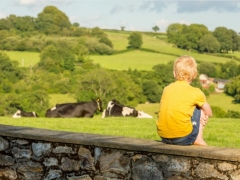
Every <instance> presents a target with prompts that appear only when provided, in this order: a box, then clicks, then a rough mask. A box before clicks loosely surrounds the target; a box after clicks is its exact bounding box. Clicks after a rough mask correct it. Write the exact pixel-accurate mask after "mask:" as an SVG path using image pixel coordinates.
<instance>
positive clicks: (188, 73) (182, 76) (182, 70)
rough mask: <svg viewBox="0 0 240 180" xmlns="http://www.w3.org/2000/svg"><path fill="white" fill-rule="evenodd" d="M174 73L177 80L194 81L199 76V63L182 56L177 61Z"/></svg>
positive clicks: (191, 58)
mask: <svg viewBox="0 0 240 180" xmlns="http://www.w3.org/2000/svg"><path fill="white" fill-rule="evenodd" d="M173 71H174V76H175V78H176V79H177V80H184V81H192V80H193V79H195V78H196V77H197V74H198V72H197V63H196V61H195V59H194V58H193V57H191V56H181V57H178V58H177V59H176V60H175V62H174V65H173Z"/></svg>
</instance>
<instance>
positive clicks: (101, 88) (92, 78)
mask: <svg viewBox="0 0 240 180" xmlns="http://www.w3.org/2000/svg"><path fill="white" fill-rule="evenodd" d="M80 82H81V83H80V85H79V89H78V92H76V93H75V94H76V95H77V96H79V94H81V92H83V93H84V92H86V91H88V94H89V95H92V94H94V95H95V96H96V97H100V98H101V99H102V100H103V102H104V103H105V104H106V103H107V102H108V101H110V100H112V99H113V98H115V99H117V100H118V101H120V102H121V103H123V104H126V105H131V106H136V105H137V104H138V103H139V101H140V100H141V99H142V96H143V95H142V90H141V87H140V86H138V85H136V84H135V83H134V82H133V80H132V79H131V77H130V76H128V75H127V74H126V73H124V72H119V71H109V70H105V69H94V70H90V71H89V72H87V73H85V74H83V75H82V76H81V80H80ZM80 96H82V95H80Z"/></svg>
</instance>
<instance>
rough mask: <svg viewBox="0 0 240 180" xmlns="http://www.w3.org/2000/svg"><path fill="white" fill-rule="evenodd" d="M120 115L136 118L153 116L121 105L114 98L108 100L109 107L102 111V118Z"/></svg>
mask: <svg viewBox="0 0 240 180" xmlns="http://www.w3.org/2000/svg"><path fill="white" fill-rule="evenodd" d="M111 116H118V117H121V116H123V117H125V116H131V117H136V118H153V117H152V116H151V115H149V114H147V113H145V112H143V111H137V110H136V109H135V108H132V107H128V106H124V105H121V104H120V103H119V102H118V101H116V100H112V101H109V102H108V105H107V108H106V109H105V110H104V111H103V113H102V118H105V117H111Z"/></svg>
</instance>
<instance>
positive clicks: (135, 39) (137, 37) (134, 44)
mask: <svg viewBox="0 0 240 180" xmlns="http://www.w3.org/2000/svg"><path fill="white" fill-rule="evenodd" d="M142 43H143V41H142V34H141V33H139V32H133V33H131V34H130V36H129V37H128V44H129V48H131V49H139V48H141V46H142Z"/></svg>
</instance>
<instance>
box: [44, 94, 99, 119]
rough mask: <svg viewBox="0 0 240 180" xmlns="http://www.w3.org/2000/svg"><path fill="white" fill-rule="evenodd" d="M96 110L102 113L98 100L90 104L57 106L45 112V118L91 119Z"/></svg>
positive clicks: (78, 103)
mask: <svg viewBox="0 0 240 180" xmlns="http://www.w3.org/2000/svg"><path fill="white" fill-rule="evenodd" d="M97 110H98V111H100V112H102V101H101V100H100V99H99V98H97V99H96V100H92V101H91V102H77V103H65V104H57V105H56V106H55V107H53V108H51V109H48V110H47V111H46V113H45V117H54V118H58V117H62V118H74V117H76V118H78V117H89V118H92V117H93V116H94V113H95V112H96V111H97Z"/></svg>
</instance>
